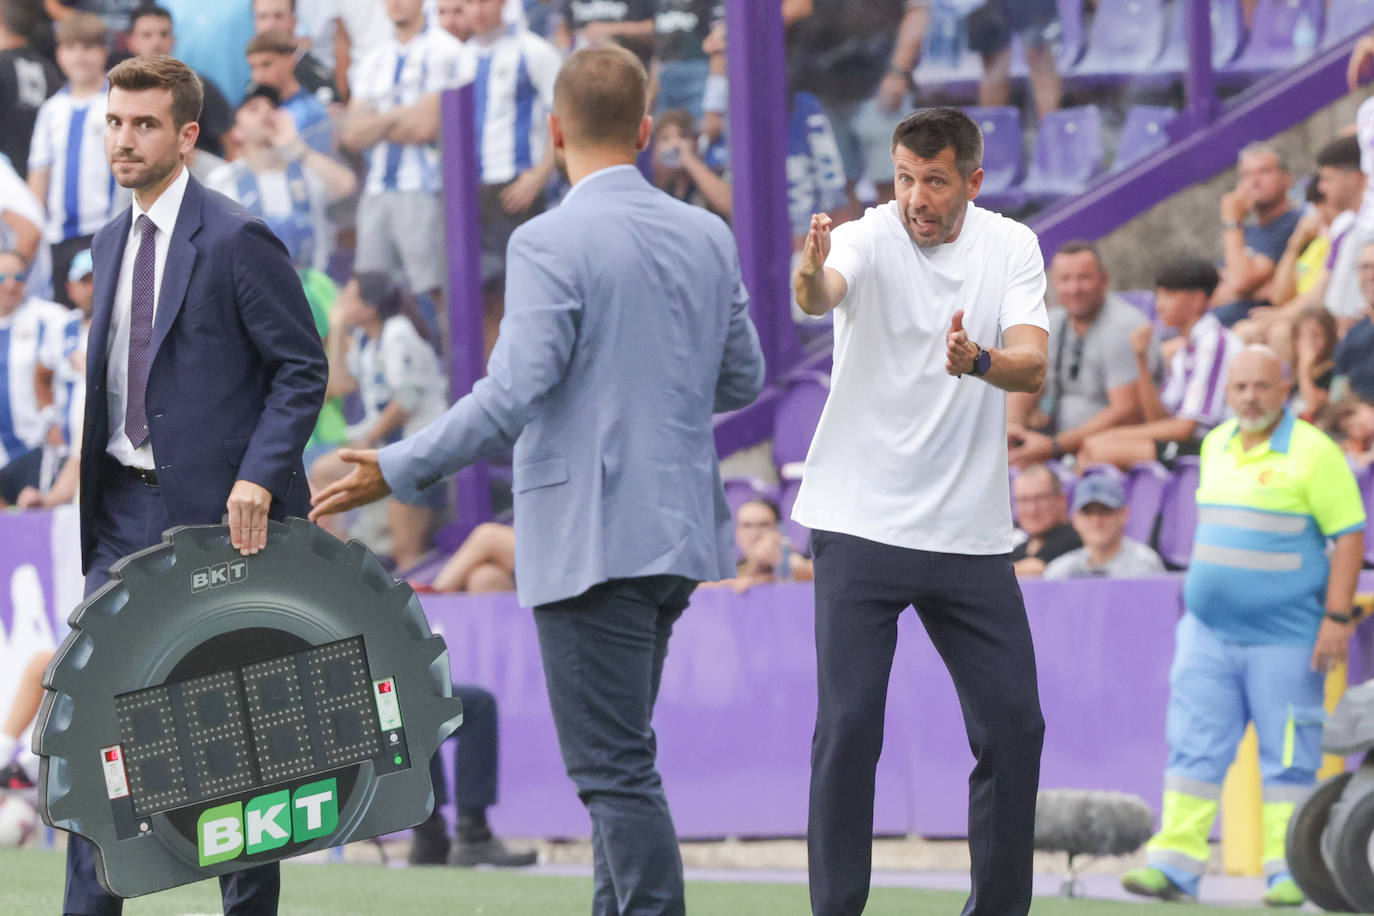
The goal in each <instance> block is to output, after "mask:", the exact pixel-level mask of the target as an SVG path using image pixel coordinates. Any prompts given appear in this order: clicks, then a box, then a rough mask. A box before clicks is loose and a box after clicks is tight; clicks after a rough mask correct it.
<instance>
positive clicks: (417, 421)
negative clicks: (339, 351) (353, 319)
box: [348, 315, 448, 439]
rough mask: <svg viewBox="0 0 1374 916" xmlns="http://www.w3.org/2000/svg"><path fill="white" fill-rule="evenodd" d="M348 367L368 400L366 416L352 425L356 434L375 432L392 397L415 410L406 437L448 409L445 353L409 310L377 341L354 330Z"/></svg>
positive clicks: (405, 429) (391, 322) (353, 436)
mask: <svg viewBox="0 0 1374 916" xmlns="http://www.w3.org/2000/svg"><path fill="white" fill-rule="evenodd" d="M348 372H349V374H350V375H352V376H353V378H354V379H355V380H356V381H357V383H358V394H359V396H360V398H361V400H362V402H363V418H362V420H361V421H359V422H358V423H356V424H354V425H353V426H351V427H350V428H349V438H350V439H356V438H359V437H361V436H364V435H367V434H368V433H369V432H371V430H372V427H373V426H374V425H375V424H376V422H377V418H378V417H380V416H381V414H382V411H383V410H386V407H387V405H388V404H390V403H391V402H392V401H397V402H399V403H400V405H401V406H402V407H404V408H405V410H406V412H407V413H409V414H410V416H409V418H408V419H407V420H406V422H405V424H404V426H403V427H402V429H401V434H402V435H406V436H410V435H414V434H415V433H417V432H419V431H420V430H421V429H423V428H424V427H426V426H428V425H429V423H430V422H431V421H433V420H434V419H435V418H436V417H438V416H439V415H440V414H441V413H443V412H444V411H445V410H446V409H447V408H448V397H447V385H446V383H445V382H444V376H443V373H442V372H440V371H439V357H438V355H437V354H436V353H435V352H434V348H433V347H431V346H430V345H429V344H428V343H426V342H425V339H424V338H423V337H421V336H420V332H419V331H417V330H415V325H413V324H411V323H410V319H409V318H406V317H405V316H404V315H393V316H392V317H390V318H388V319H387V320H386V321H385V322H383V324H382V333H381V335H380V336H379V337H378V338H377V340H372V339H371V338H369V337H368V336H367V335H366V334H364V333H363V332H362V331H361V330H357V331H354V332H353V340H352V343H351V344H350V346H349V348H348Z"/></svg>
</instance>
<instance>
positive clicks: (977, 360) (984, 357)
mask: <svg viewBox="0 0 1374 916" xmlns="http://www.w3.org/2000/svg"><path fill="white" fill-rule="evenodd" d="M991 368H992V354H991V353H989V352H988V351H987V350H984V349H983V348H982V347H979V348H978V355H977V356H975V357H974V358H973V368H972V369H970V370H969V375H976V376H979V377H980V378H981V377H982V376H984V375H987V374H988V370H989V369H991Z"/></svg>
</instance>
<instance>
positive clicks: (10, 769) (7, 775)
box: [0, 763, 33, 790]
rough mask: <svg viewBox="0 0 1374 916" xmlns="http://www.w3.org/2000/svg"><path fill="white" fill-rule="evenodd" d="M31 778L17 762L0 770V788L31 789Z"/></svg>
mask: <svg viewBox="0 0 1374 916" xmlns="http://www.w3.org/2000/svg"><path fill="white" fill-rule="evenodd" d="M32 788H33V780H32V779H29V774H28V773H25V772H24V768H23V767H21V766H20V765H19V764H17V763H11V764H10V765H9V766H7V767H5V768H4V769H3V770H0V789H14V790H19V789H32Z"/></svg>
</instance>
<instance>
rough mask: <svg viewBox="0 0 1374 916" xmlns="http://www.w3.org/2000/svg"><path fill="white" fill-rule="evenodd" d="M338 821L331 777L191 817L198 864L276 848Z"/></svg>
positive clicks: (328, 829)
mask: <svg viewBox="0 0 1374 916" xmlns="http://www.w3.org/2000/svg"><path fill="white" fill-rule="evenodd" d="M338 826H339V792H338V786H337V785H336V783H335V781H334V780H333V779H325V780H322V781H320V782H312V783H310V784H309V785H304V786H301V787H300V788H299V789H297V790H296V791H295V792H294V793H293V792H291V791H290V790H289V789H282V790H281V791H280V792H270V793H268V794H267V795H259V796H258V797H257V798H253V799H249V800H248V803H247V804H244V803H243V802H234V803H232V804H229V805H219V806H217V807H214V808H207V809H206V810H205V811H203V812H201V815H200V819H199V820H198V821H196V849H197V851H198V852H199V853H200V864H201V866H202V867H204V866H206V865H214V864H215V863H216V862H227V861H228V860H230V859H237V858H238V857H239V856H240V855H250V856H251V855H253V854H254V853H259V852H267V851H269V850H272V849H278V848H280V847H282V846H285V845H286V844H287V843H304V842H305V841H306V840H313V839H315V838H316V837H322V836H326V835H328V834H330V833H333V832H334V829H335V828H336V827H338Z"/></svg>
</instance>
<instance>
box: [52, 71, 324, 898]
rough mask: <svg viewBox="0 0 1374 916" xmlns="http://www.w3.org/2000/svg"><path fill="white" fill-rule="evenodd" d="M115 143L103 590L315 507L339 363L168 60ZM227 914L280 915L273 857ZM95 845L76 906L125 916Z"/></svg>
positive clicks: (105, 324)
mask: <svg viewBox="0 0 1374 916" xmlns="http://www.w3.org/2000/svg"><path fill="white" fill-rule="evenodd" d="M109 85H110V90H109V92H110V94H109V105H108V108H107V114H106V123H105V151H106V154H107V156H108V157H109V161H110V168H111V169H112V170H113V172H114V177H115V180H116V181H118V182H119V183H120V184H121V185H122V186H124V187H126V188H131V189H133V192H134V201H133V205H132V206H131V207H130V209H129V210H126V211H125V212H123V213H122V214H120V215H119V216H117V217H115V218H114V219H113V220H112V221H110V222H109V223H108V224H107V225H106V226H105V227H104V228H103V229H101V230H100V232H99V233H97V234H96V236H95V240H94V242H93V244H92V246H91V249H92V254H93V256H94V259H95V303H94V307H93V311H92V316H91V338H90V346H89V350H88V354H89V356H88V360H87V364H86V392H87V394H86V416H85V427H84V430H83V435H82V444H81V562H82V569H83V571H84V572H85V573H86V593H87V594H88V595H89V594H91V593H92V592H94V591H95V590H96V589H98V588H100V586H101V585H103V584H104V583H105V581H106V580H107V579H108V577H109V567H110V565H111V564H112V563H114V562H115V561H116V560H118V559H120V558H121V557H124V556H126V555H127V554H130V553H132V552H134V551H136V550H141V549H143V548H145V547H149V546H152V545H153V544H156V543H158V542H159V541H160V540H161V536H162V532H163V531H164V530H165V529H167V528H169V527H172V526H174V525H187V524H216V523H218V522H220V520H221V519H222V518H223V517H224V516H225V514H226V512H227V513H228V519H229V531H230V541H231V543H232V544H233V546H234V547H235V548H237V549H238V550H239V551H240V552H241V553H242V554H243V555H244V556H248V555H250V554H255V553H257V552H259V551H260V550H262V549H263V548H264V547H266V545H267V520H268V518H269V517H271V518H276V519H281V518H284V517H285V516H287V515H304V514H305V512H306V510H307V508H308V506H309V488H308V486H307V484H306V476H305V470H304V468H303V467H302V465H301V452H302V450H303V449H304V448H305V443H306V440H307V439H308V438H309V437H310V431H311V430H312V429H313V428H314V425H315V419H316V417H317V416H318V414H319V410H320V405H321V404H322V403H323V401H324V389H325V382H326V380H327V378H328V367H327V364H326V362H325V357H324V351H323V348H322V346H321V344H320V338H319V335H318V334H317V333H316V331H315V324H314V321H313V320H312V318H311V314H310V306H309V304H308V303H307V302H306V299H305V294H304V293H303V292H302V290H301V285H300V280H299V279H297V277H296V272H295V270H294V269H293V268H292V266H291V261H290V259H289V257H288V256H287V253H286V249H285V248H284V247H283V246H282V244H281V243H280V242H279V241H277V239H276V237H275V236H273V235H272V233H271V231H269V230H268V229H267V227H266V226H264V225H263V224H262V223H261V222H259V221H258V220H255V219H254V218H253V217H252V216H250V215H249V214H248V213H247V212H245V211H244V210H243V209H241V208H240V207H239V206H238V205H237V204H234V203H233V202H232V201H230V200H229V199H228V198H226V197H224V196H222V195H220V194H216V193H215V192H213V191H208V190H206V189H205V188H203V187H202V186H201V185H200V183H199V182H197V181H196V180H195V179H194V178H192V177H191V175H190V172H189V171H188V170H187V168H186V167H185V165H184V162H183V160H184V158H185V156H186V155H187V154H189V153H190V152H191V149H192V148H193V147H194V146H195V142H196V136H197V133H198V131H199V128H198V125H197V124H196V119H197V118H198V117H199V115H200V107H201V100H202V89H201V83H200V80H199V78H198V77H197V76H196V75H195V73H193V72H192V71H191V70H190V69H189V68H187V66H186V65H185V64H183V63H181V62H180V61H178V60H174V59H173V58H170V57H137V58H132V59H130V60H126V61H124V62H123V63H121V64H120V65H119V66H117V67H115V68H114V69H113V70H111V71H110V73H109ZM220 887H221V890H222V892H223V897H224V911H225V913H226V914H233V916H260V914H275V913H276V911H277V898H278V896H279V894H280V890H281V881H280V875H279V872H278V868H277V866H276V865H275V864H272V865H265V866H260V867H258V868H253V869H249V870H247V871H241V872H237V873H235V874H233V875H227V876H224V877H221V878H220ZM121 909H122V901H121V900H119V898H116V897H112V896H110V895H109V894H107V893H105V891H104V890H103V889H102V888H101V887H100V885H99V883H98V882H97V879H96V874H95V862H94V858H93V848H92V847H91V845H90V844H89V843H87V842H86V841H85V840H83V839H81V838H80V837H78V836H75V835H73V836H72V837H71V838H70V840H69V842H68V846H67V893H66V900H65V902H64V905H63V912H64V913H71V914H82V916H114V914H118V913H119V912H120V911H121Z"/></svg>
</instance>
